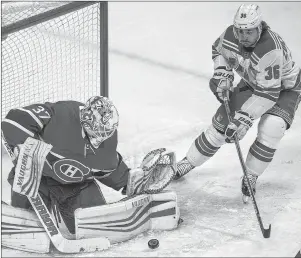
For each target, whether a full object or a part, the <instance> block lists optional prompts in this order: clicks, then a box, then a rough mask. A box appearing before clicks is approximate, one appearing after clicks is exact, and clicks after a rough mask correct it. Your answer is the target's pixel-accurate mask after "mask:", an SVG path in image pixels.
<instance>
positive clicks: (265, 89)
mask: <svg viewBox="0 0 301 258" xmlns="http://www.w3.org/2000/svg"><path fill="white" fill-rule="evenodd" d="M212 59H213V60H214V66H215V68H217V67H218V66H227V67H228V68H232V69H234V70H235V71H236V72H237V74H238V75H239V76H240V77H241V78H242V79H243V80H244V81H245V82H246V83H247V84H248V85H249V86H250V87H251V88H252V90H253V95H255V96H259V97H262V98H263V99H265V100H269V101H270V103H271V104H274V103H275V102H276V101H277V99H278V97H279V94H280V92H281V91H282V90H294V91H299V92H300V91H301V83H300V68H299V67H298V66H297V65H296V64H295V62H294V61H293V59H292V55H291V51H290V50H289V48H288V47H287V45H286V44H285V42H284V41H283V40H282V38H281V37H280V36H279V35H278V34H277V33H275V32H273V31H272V30H270V29H269V28H268V29H265V30H263V32H262V34H261V37H260V39H259V41H258V42H257V43H256V45H255V47H254V48H253V49H250V50H247V49H245V48H244V47H243V46H242V45H241V44H240V43H239V41H238V39H236V38H235V35H234V31H233V25H231V26H229V27H228V28H227V29H226V30H225V31H224V32H223V33H222V35H221V36H220V37H219V38H218V39H217V40H216V41H215V42H214V44H213V46H212ZM263 101H264V100H263Z"/></svg>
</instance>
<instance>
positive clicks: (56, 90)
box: [1, 1, 108, 120]
mask: <svg viewBox="0 0 301 258" xmlns="http://www.w3.org/2000/svg"><path fill="white" fill-rule="evenodd" d="M1 11H2V24H1V29H2V30H1V46H2V53H1V58H2V75H1V92H2V97H1V99H2V101H1V102H2V104H1V108H2V112H1V116H2V119H3V118H4V117H5V115H6V114H7V112H8V111H9V110H10V109H12V108H17V107H22V106H25V105H29V104H32V103H43V102H46V101H59V100H76V101H81V102H85V101H86V100H88V98H89V97H91V96H93V95H103V96H108V3H107V2H99V1H98V2H93V1H85V2H59V1H57V2H15V1H7V2H2V4H1ZM2 119H1V120H2Z"/></svg>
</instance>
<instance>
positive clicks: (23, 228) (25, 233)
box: [1, 204, 50, 253]
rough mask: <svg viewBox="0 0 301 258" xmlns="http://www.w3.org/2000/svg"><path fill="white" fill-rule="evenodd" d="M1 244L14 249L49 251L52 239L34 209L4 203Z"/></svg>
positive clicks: (36, 251) (38, 251)
mask: <svg viewBox="0 0 301 258" xmlns="http://www.w3.org/2000/svg"><path fill="white" fill-rule="evenodd" d="M1 235H2V236H1V237H2V242H1V245H3V246H5V247H9V248H12V249H17V250H22V251H27V252H35V253H48V252H49V247H50V239H49V237H48V235H47V233H46V231H45V229H44V227H43V226H42V224H41V223H40V221H39V218H38V217H37V216H36V214H35V213H34V211H29V210H25V209H21V208H15V207H12V206H9V205H7V204H2V223H1Z"/></svg>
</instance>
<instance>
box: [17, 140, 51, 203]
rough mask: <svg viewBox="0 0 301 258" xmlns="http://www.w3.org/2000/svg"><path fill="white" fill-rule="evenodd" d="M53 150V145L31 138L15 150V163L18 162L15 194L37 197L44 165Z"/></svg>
mask: <svg viewBox="0 0 301 258" xmlns="http://www.w3.org/2000/svg"><path fill="white" fill-rule="evenodd" d="M51 148H52V145H51V144H47V143H45V142H42V141H39V140H37V139H34V138H31V137H28V138H27V139H26V141H25V142H24V143H23V144H20V145H18V146H17V147H15V148H14V155H15V160H14V162H16V167H15V177H14V182H13V191H14V192H16V193H19V194H22V195H26V196H27V197H33V198H36V197H37V194H38V191H39V186H40V182H41V178H42V172H43V167H44V163H45V160H46V156H47V154H48V153H49V152H50V150H51Z"/></svg>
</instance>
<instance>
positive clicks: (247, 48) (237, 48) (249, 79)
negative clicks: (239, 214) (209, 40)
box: [175, 4, 301, 201]
mask: <svg viewBox="0 0 301 258" xmlns="http://www.w3.org/2000/svg"><path fill="white" fill-rule="evenodd" d="M212 59H213V63H214V74H213V77H212V78H211V79H210V82H209V86H210V89H211V90H212V92H213V93H214V95H215V96H216V98H217V99H218V100H219V101H220V102H221V103H222V104H221V106H220V107H219V108H218V110H217V112H216V114H215V115H214V116H213V119H212V124H211V125H210V126H209V127H208V128H207V129H206V130H204V131H203V132H202V133H201V135H200V136H199V137H198V138H197V139H196V140H195V141H194V142H193V143H192V144H191V146H190V148H189V150H188V152H187V154H186V157H184V158H183V159H182V160H181V161H179V162H178V163H177V173H176V176H175V179H179V178H180V177H182V176H184V175H185V174H187V173H188V172H189V171H191V170H192V169H193V168H195V167H197V166H201V165H202V164H203V163H204V162H205V161H207V160H208V159H209V158H210V157H212V156H213V155H214V154H215V153H216V152H217V151H218V149H219V148H220V147H221V146H222V145H223V144H224V143H226V142H233V136H234V135H235V134H236V135H237V137H238V139H239V140H241V139H242V138H243V137H244V136H245V135H246V133H247V131H248V129H249V128H250V127H251V126H252V124H253V122H254V120H256V119H260V121H259V124H258V131H257V138H256V139H255V141H254V142H253V144H252V145H251V147H250V149H249V152H248V155H247V158H246V163H245V165H246V168H247V175H248V178H249V181H250V183H251V186H252V189H253V190H254V193H255V191H256V188H255V186H256V181H257V178H258V177H259V176H260V175H261V174H262V173H263V172H264V171H265V169H266V168H267V167H268V165H269V164H270V163H271V161H272V159H273V156H274V154H275V151H276V149H277V147H278V144H279V142H280V140H281V139H282V137H283V136H284V134H285V132H286V130H288V129H289V128H290V126H291V125H292V122H293V119H294V115H295V112H296V110H297V108H298V105H299V102H300V94H301V83H300V68H299V67H298V66H297V65H296V63H295V62H294V61H293V58H292V55H291V51H290V50H289V48H288V47H287V45H286V43H285V42H284V40H283V39H282V38H281V37H280V36H279V35H278V34H277V33H275V32H274V31H272V30H271V29H270V27H269V26H268V25H267V23H266V22H265V21H263V19H262V14H261V10H260V7H259V6H258V5H256V4H242V5H241V6H240V7H239V9H238V10H237V12H236V14H235V16H234V22H233V25H231V26H229V27H228V28H227V29H226V30H225V31H224V32H223V33H222V34H221V35H220V37H218V38H217V40H216V41H215V42H214V44H213V46H212ZM233 69H234V70H235V71H236V73H237V74H238V75H239V76H240V77H241V80H240V82H239V83H238V85H237V87H235V88H234V89H233V87H232V84H233V80H234V73H233ZM225 93H227V94H228V96H229V98H230V102H229V104H230V109H231V113H232V120H233V122H232V123H229V121H228V118H227V114H226V110H225V106H224V105H223V94H225ZM241 190H242V194H243V197H244V200H245V201H246V199H248V196H250V193H249V190H248V188H247V179H246V178H245V177H243V179H242V185H241Z"/></svg>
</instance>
